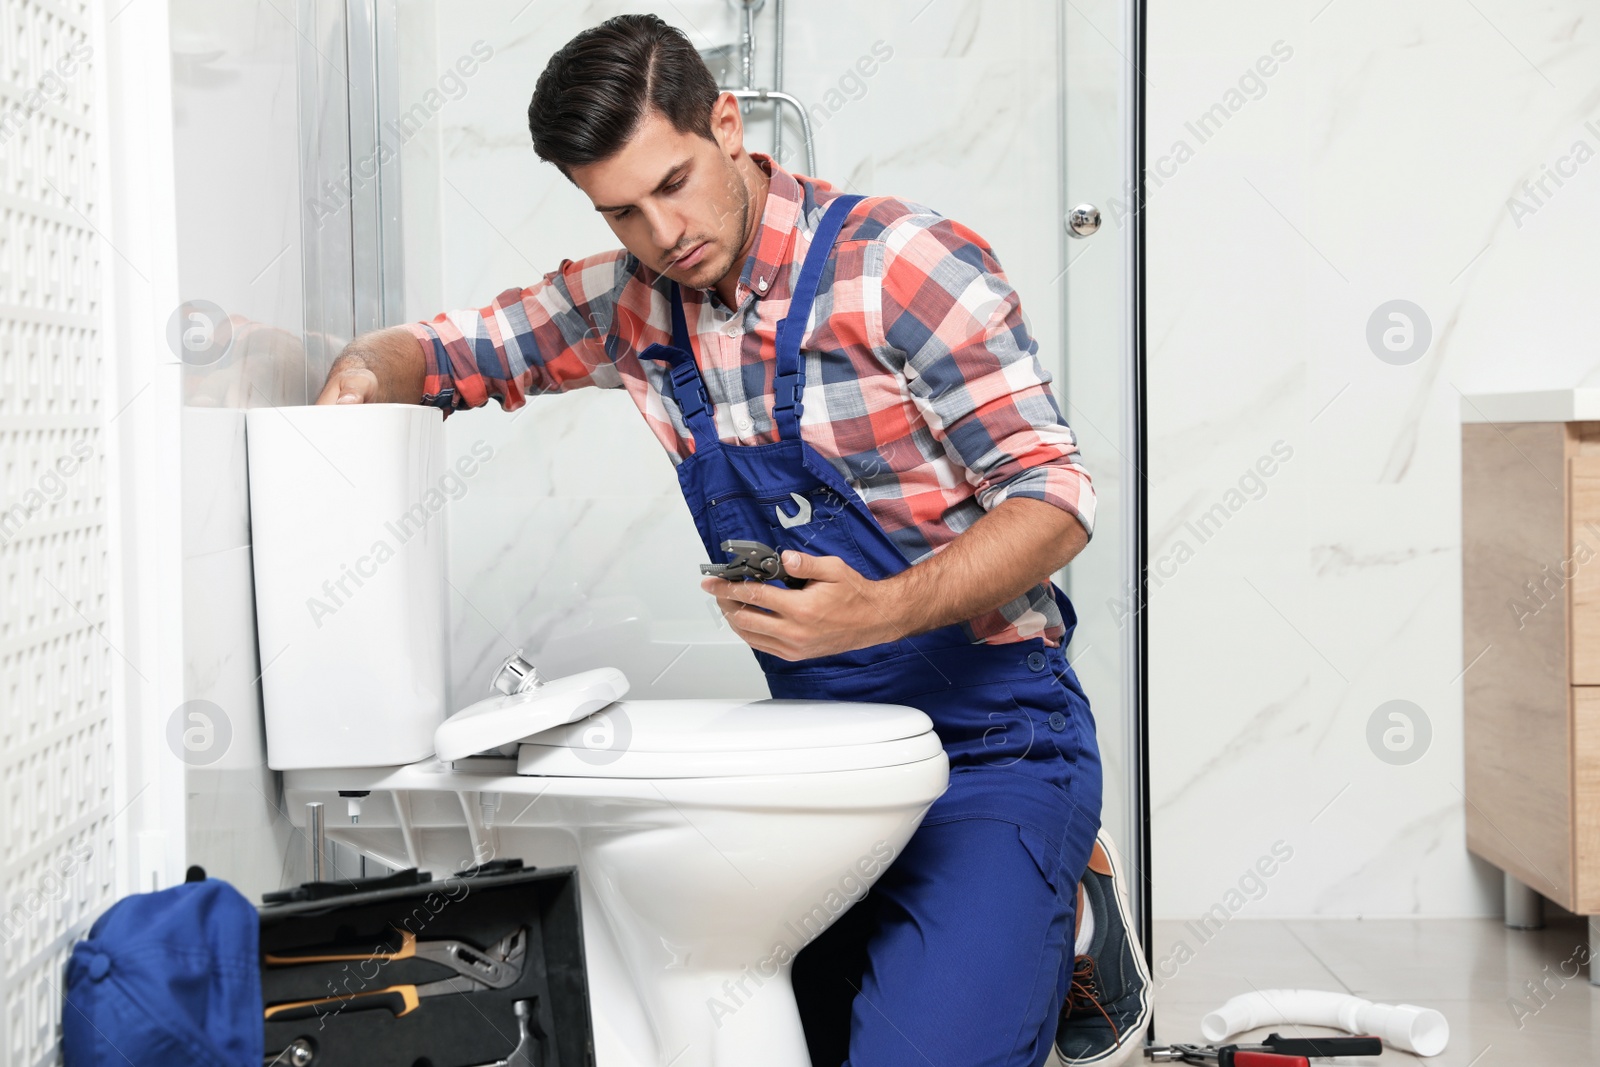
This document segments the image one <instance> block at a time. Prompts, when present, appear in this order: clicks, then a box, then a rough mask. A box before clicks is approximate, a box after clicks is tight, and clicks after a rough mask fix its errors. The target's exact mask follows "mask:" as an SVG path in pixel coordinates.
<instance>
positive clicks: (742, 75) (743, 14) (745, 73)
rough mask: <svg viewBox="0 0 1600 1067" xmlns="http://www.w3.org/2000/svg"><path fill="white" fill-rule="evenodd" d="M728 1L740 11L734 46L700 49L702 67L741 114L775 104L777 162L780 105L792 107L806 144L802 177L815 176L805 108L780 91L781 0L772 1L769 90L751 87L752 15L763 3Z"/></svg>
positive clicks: (780, 143) (780, 155)
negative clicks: (740, 104)
mask: <svg viewBox="0 0 1600 1067" xmlns="http://www.w3.org/2000/svg"><path fill="white" fill-rule="evenodd" d="M730 2H731V3H732V4H733V5H734V6H735V7H737V8H739V9H740V11H739V15H740V30H739V41H738V44H736V45H735V44H726V45H719V46H717V47H715V48H707V49H703V50H702V51H701V52H700V56H701V58H702V59H704V60H705V61H706V66H707V67H709V68H711V73H712V74H713V75H715V76H716V79H717V84H718V85H719V86H723V87H724V88H723V91H724V92H729V93H732V94H733V95H734V96H735V97H736V98H737V99H739V100H742V101H744V105H743V106H744V112H745V114H747V115H748V114H749V113H750V110H751V108H752V106H753V105H754V104H757V103H770V104H773V105H775V107H774V110H773V116H772V158H774V159H776V160H778V161H779V162H780V163H782V162H783V106H782V105H785V104H787V105H788V106H790V107H792V108H794V113H795V115H796V116H797V117H798V118H799V119H800V130H801V132H802V134H803V135H804V137H805V142H806V144H805V147H806V174H808V175H815V174H816V173H817V154H816V148H815V146H814V145H813V144H812V140H811V117H810V116H809V115H807V114H806V109H805V106H804V105H803V104H801V103H800V101H799V100H797V99H795V98H794V97H793V96H791V95H789V94H788V93H786V92H784V91H783V24H784V0H773V5H774V7H773V21H774V22H775V23H776V24H777V30H776V33H775V34H774V40H773V50H772V51H773V61H772V88H770V89H762V88H758V87H757V86H756V84H755V56H756V29H755V26H756V14H757V13H758V12H760V10H761V9H762V8H763V7H765V6H766V4H767V0H730ZM735 61H736V62H735ZM735 77H737V78H738V79H739V82H740V84H738V85H736V86H730V85H729V84H728V83H729V82H731V81H733V80H734V78H735Z"/></svg>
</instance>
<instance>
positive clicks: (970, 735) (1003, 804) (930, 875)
mask: <svg viewBox="0 0 1600 1067" xmlns="http://www.w3.org/2000/svg"><path fill="white" fill-rule="evenodd" d="M860 199H861V198H860V197H857V196H840V197H837V198H836V199H834V200H833V201H831V202H830V203H829V204H828V207H827V210H826V211H825V212H824V214H823V217H822V220H821V222H820V223H819V224H818V226H817V230H816V233H815V235H814V236H813V238H812V241H811V246H810V249H809V251H808V253H807V255H806V258H805V261H804V264H803V265H802V267H801V270H800V273H799V277H798V279H797V280H796V282H795V285H794V291H793V295H792V298H791V304H790V310H789V313H788V315H787V316H786V317H785V318H784V319H783V320H782V322H781V323H780V324H779V326H778V330H777V372H776V375H775V379H774V387H773V392H774V406H773V421H774V423H775V425H776V427H777V431H778V440H776V441H773V442H771V443H768V444H762V445H733V446H729V445H725V444H723V443H722V441H721V439H720V438H719V437H718V435H717V431H716V427H715V425H714V424H713V421H712V410H711V403H710V400H709V399H708V397H707V395H706V391H705V388H704V386H703V384H702V382H701V379H700V374H699V371H698V370H697V368H696V366H695V362H694V354H693V348H692V346H691V340H690V334H689V329H688V324H687V322H686V320H685V316H684V310H683V300H682V294H681V293H680V292H679V290H678V288H677V286H676V285H674V286H673V287H672V341H673V343H672V345H671V346H667V345H651V346H650V347H649V348H648V349H646V350H645V351H644V352H643V353H642V358H645V359H654V360H661V361H664V362H665V363H666V365H667V368H668V371H669V377H670V391H667V389H666V388H665V387H664V392H667V395H668V397H669V399H671V400H672V401H673V402H675V403H676V404H677V406H678V408H679V410H680V411H681V412H682V415H683V420H684V422H685V424H686V425H687V426H688V428H689V430H690V431H691V432H692V433H693V435H694V445H695V449H694V452H693V454H692V455H690V456H689V457H688V458H686V459H684V460H683V461H682V462H681V463H680V464H679V465H678V480H679V482H680V484H681V485H682V488H683V495H684V499H685V500H686V501H687V502H688V504H689V510H690V512H691V513H692V514H693V516H694V522H695V526H696V528H697V529H698V530H699V533H700V537H701V539H702V540H703V541H704V542H705V545H706V551H707V552H708V553H709V554H710V556H711V558H712V559H718V560H720V559H722V558H723V555H724V554H723V553H722V551H721V549H720V547H719V546H720V545H721V544H722V542H723V541H725V540H729V539H739V540H754V541H761V542H764V543H766V544H769V545H772V546H773V547H775V548H778V549H780V550H782V549H795V550H798V551H800V552H805V553H809V554H811V555H831V556H837V557H839V558H841V559H843V560H844V561H845V562H846V563H848V564H850V566H852V567H854V568H855V569H856V570H857V571H858V572H860V573H861V574H862V575H863V576H864V577H867V578H870V579H883V578H888V577H891V576H893V575H895V574H897V573H899V572H900V571H902V570H904V569H905V568H906V567H907V566H908V564H907V562H906V559H905V557H904V556H903V555H902V554H901V552H900V550H899V549H898V548H897V547H896V546H895V544H894V542H893V541H891V540H890V538H889V536H888V535H887V534H886V533H885V532H884V531H883V528H882V527H880V526H879V525H878V523H877V521H876V520H875V519H874V518H873V517H872V514H871V512H870V511H869V510H868V508H867V506H866V503H865V502H864V501H863V500H862V499H861V497H860V496H859V495H858V494H857V493H856V492H855V491H854V490H853V489H852V488H851V487H850V486H849V485H848V484H847V483H846V482H845V481H844V479H843V478H842V477H840V475H839V472H838V471H837V470H836V469H835V468H834V467H833V466H832V465H831V464H830V463H829V462H828V461H827V460H826V459H824V458H823V457H822V456H820V455H819V454H818V453H817V452H816V451H814V450H813V449H812V448H811V446H810V445H808V444H806V443H805V441H803V440H802V439H801V436H800V412H801V396H802V392H803V390H804V388H805V359H804V357H803V355H802V354H801V351H800V343H801V340H802V339H803V338H804V336H805V333H806V328H807V325H808V323H809V320H810V316H811V309H812V304H813V301H814V300H815V297H816V293H817V290H818V287H819V284H820V283H821V282H822V281H823V279H824V276H825V275H826V274H828V273H829V272H830V270H831V267H832V251H833V246H834V242H835V240H836V239H837V237H838V234H839V230H840V227H841V226H842V225H843V223H844V221H845V218H846V216H847V215H848V214H849V212H850V211H851V209H852V208H853V207H854V206H855V204H856V203H858V202H859V201H860ZM800 500H804V501H805V502H806V506H807V507H809V509H810V519H809V521H807V522H804V523H800V524H795V525H789V524H788V523H791V522H793V520H794V519H795V518H797V517H799V516H800V515H803V514H804V513H805V511H806V507H802V506H800V504H799V501H800ZM783 520H788V522H785V521H783ZM1056 600H1057V602H1058V603H1059V604H1060V606H1061V612H1062V615H1063V617H1064V620H1065V622H1066V624H1067V635H1066V636H1067V638H1070V637H1071V634H1072V628H1073V626H1074V625H1075V624H1076V622H1077V617H1076V615H1075V614H1074V613H1073V610H1072V605H1071V604H1070V603H1069V602H1068V601H1067V599H1066V597H1065V596H1064V595H1062V594H1061V592H1060V591H1059V590H1057V591H1056ZM1065 645H1066V640H1065V639H1064V640H1063V642H1062V647H1057V648H1052V647H1049V646H1047V645H1046V644H1045V643H1044V642H1043V641H1042V640H1040V639H1033V640H1027V641H1021V642H1016V643H1012V644H994V645H990V644H974V643H973V642H972V640H971V639H970V637H969V636H968V635H967V633H966V631H964V630H963V629H962V628H961V627H960V626H946V627H943V628H941V629H938V630H934V631H932V632H929V633H925V634H920V635H918V636H916V637H909V638H905V639H903V640H899V641H891V642H888V643H886V644H881V645H876V646H873V647H871V648H864V649H859V650H857V651H854V652H845V653H841V654H839V655H833V656H825V657H821V658H818V659H812V660H804V661H800V662H788V661H785V660H781V659H778V658H776V657H773V656H769V655H767V654H765V653H762V652H757V653H756V658H757V660H759V661H760V664H761V667H762V669H763V670H764V671H765V672H766V676H767V682H768V685H769V687H770V688H771V691H772V695H773V696H774V697H779V698H798V699H811V700H817V699H822V700H846V701H875V702H881V703H887V704H904V705H910V706H912V707H916V708H920V709H922V710H923V711H924V712H926V713H927V714H928V716H929V717H930V718H931V719H932V720H933V723H934V727H935V729H936V730H937V731H938V734H939V738H940V740H941V741H942V742H943V744H944V749H945V751H946V752H947V753H948V754H949V757H950V786H949V789H948V790H947V791H946V792H945V793H944V795H943V796H941V797H940V798H939V799H938V800H937V801H936V802H935V803H934V804H933V807H932V808H931V809H930V810H929V812H928V814H927V817H926V818H925V819H924V820H923V823H922V825H921V827H920V828H919V829H918V830H917V832H916V834H915V835H914V836H913V838H912V839H911V841H910V842H909V843H908V844H907V845H906V847H905V849H904V850H903V851H902V853H901V855H900V856H899V857H898V858H897V859H896V860H895V861H894V863H893V865H892V866H891V867H890V868H889V870H888V871H886V872H885V873H884V875H883V876H882V877H881V878H880V879H879V881H878V882H877V884H876V885H874V886H873V888H872V890H871V892H870V893H869V894H868V895H867V896H866V897H864V898H863V899H862V900H861V901H859V902H858V903H857V904H856V905H855V906H854V907H853V908H851V909H850V911H848V912H846V913H845V914H844V915H843V916H841V917H840V919H839V920H838V921H837V922H836V923H835V924H834V925H833V926H832V927H830V928H829V929H828V930H827V931H825V932H824V933H823V934H822V935H821V936H819V937H818V938H817V939H816V940H815V941H813V942H812V943H811V944H810V945H809V946H807V947H806V949H805V950H804V951H802V952H801V953H800V954H799V955H798V957H797V959H796V961H795V966H794V980H795V993H796V999H797V1000H798V1002H799V1004H800V1009H801V1016H802V1020H803V1022H804V1024H805V1028H806V1038H807V1042H808V1044H809V1046H810V1050H811V1055H812V1061H813V1063H814V1064H817V1065H823V1064H826V1065H827V1067H839V1065H840V1064H841V1063H844V1064H853V1065H855V1067H897V1065H901V1064H904V1065H906V1067H912V1065H915V1067H929V1065H930V1064H932V1065H934V1067H977V1065H979V1064H994V1065H1004V1067H1037V1065H1038V1064H1041V1063H1043V1062H1044V1059H1045V1057H1046V1055H1047V1054H1048V1052H1049V1050H1050V1046H1051V1043H1052V1041H1053V1039H1054V1037H1055V1029H1056V1020H1057V1012H1058V1011H1059V1009H1060V1006H1061V1003H1062V1000H1063V998H1064V997H1065V996H1066V992H1067V983H1068V979H1069V977H1070V971H1071V967H1072V929H1073V910H1074V906H1075V904H1076V892H1077V884H1078V879H1079V878H1080V877H1081V875H1082V872H1083V869H1084V866H1085V865H1086V864H1087V862H1088V859H1089V852H1090V849H1091V847H1092V846H1093V844H1094V837H1095V833H1096V832H1097V831H1098V829H1099V823H1100V756H1099V750H1098V747H1097V745H1096V742H1095V734H1094V719H1093V716H1092V715H1091V713H1090V711H1089V704H1088V701H1087V699H1086V698H1085V697H1084V695H1083V690H1082V688H1081V687H1080V686H1079V684H1078V679H1077V676H1076V675H1075V674H1074V673H1073V671H1072V669H1071V668H1070V667H1069V666H1068V665H1067V662H1066V658H1065V655H1064V653H1063V651H1062V648H1064V647H1065ZM847 1056H848V1058H846V1057H847Z"/></svg>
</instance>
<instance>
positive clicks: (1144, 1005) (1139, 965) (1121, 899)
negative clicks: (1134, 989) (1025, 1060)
mask: <svg viewBox="0 0 1600 1067" xmlns="http://www.w3.org/2000/svg"><path fill="white" fill-rule="evenodd" d="M1095 840H1096V841H1098V842H1099V843H1100V847H1101V848H1102V849H1104V850H1105V854H1106V861H1107V862H1108V863H1110V864H1111V885H1112V893H1111V897H1112V899H1113V900H1115V901H1116V902H1117V914H1118V915H1119V916H1120V917H1121V919H1122V928H1123V929H1124V930H1126V931H1127V932H1128V940H1129V941H1130V942H1132V945H1133V949H1134V952H1133V965H1134V969H1135V970H1137V971H1138V972H1139V979H1140V981H1141V982H1142V983H1143V985H1142V987H1141V992H1140V994H1139V1014H1138V1016H1137V1017H1136V1018H1135V1021H1134V1024H1133V1026H1132V1027H1130V1028H1129V1032H1128V1035H1127V1036H1126V1037H1124V1038H1123V1039H1122V1041H1121V1043H1120V1044H1118V1045H1117V1046H1116V1047H1115V1048H1110V1049H1107V1050H1106V1051H1105V1052H1104V1053H1103V1054H1102V1055H1100V1056H1097V1057H1093V1058H1090V1059H1083V1060H1073V1061H1072V1062H1071V1063H1070V1064H1069V1063H1068V1062H1067V1061H1066V1060H1063V1059H1062V1058H1061V1053H1060V1052H1059V1051H1057V1049H1056V1044H1055V1042H1054V1041H1052V1042H1050V1056H1049V1058H1047V1059H1046V1060H1045V1067H1085V1065H1087V1064H1093V1065H1094V1067H1122V1064H1125V1063H1127V1062H1128V1061H1130V1060H1132V1059H1133V1058H1134V1057H1135V1056H1137V1055H1138V1054H1139V1053H1140V1051H1141V1050H1142V1049H1143V1048H1144V1034H1145V1031H1146V1030H1148V1029H1149V1028H1150V1014H1151V1011H1152V1009H1153V1005H1152V1004H1151V1000H1150V965H1149V964H1147V963H1146V962H1145V959H1144V945H1143V944H1142V943H1141V942H1140V940H1139V931H1138V929H1137V928H1136V927H1135V926H1134V925H1133V916H1132V915H1130V914H1129V913H1128V898H1127V893H1126V891H1125V889H1124V887H1125V886H1126V885H1127V884H1128V883H1127V882H1125V881H1123V878H1122V855H1121V853H1119V852H1118V851H1117V850H1116V847H1115V846H1114V845H1113V844H1112V843H1111V838H1110V837H1109V836H1108V835H1107V834H1106V832H1105V831H1104V830H1101V831H1100V832H1099V833H1098V834H1096V835H1095Z"/></svg>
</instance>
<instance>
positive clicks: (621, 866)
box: [284, 686, 949, 1067]
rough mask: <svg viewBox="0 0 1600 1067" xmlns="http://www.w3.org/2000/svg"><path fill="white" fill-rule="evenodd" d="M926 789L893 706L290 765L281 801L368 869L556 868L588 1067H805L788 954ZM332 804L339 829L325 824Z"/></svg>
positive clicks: (883, 849)
mask: <svg viewBox="0 0 1600 1067" xmlns="http://www.w3.org/2000/svg"><path fill="white" fill-rule="evenodd" d="M552 688H554V686H552ZM535 703H536V701H535ZM948 776H949V764H948V760H947V758H946V756H945V754H944V751H943V749H942V748H941V747H940V744H939V739H938V736H937V735H936V734H935V733H934V732H933V729H932V724H931V722H930V721H929V720H928V718H927V716H925V715H924V714H923V713H922V712H920V711H917V710H915V709H912V708H905V707H896V706H891V705H881V704H839V703H826V702H809V701H780V700H757V701H740V700H703V701H693V700H635V701H630V700H619V701H616V702H613V703H611V704H608V705H606V706H605V707H603V708H601V709H600V710H599V711H596V712H594V713H593V714H591V715H589V716H588V717H586V718H582V719H580V720H578V721H576V722H572V723H567V724H565V725H561V726H557V727H555V728H553V729H549V730H546V731H544V732H542V733H538V734H535V735H534V736H532V737H530V738H528V739H527V740H525V741H523V742H522V743H521V744H520V745H518V746H517V750H516V754H515V755H514V756H512V755H492V756H471V757H467V758H464V759H458V760H454V761H450V762H446V761H443V760H439V759H431V760H424V761H420V762H416V763H412V764H408V765H405V766H400V767H387V768H376V767H352V768H324V769H305V770H294V771H287V772H285V774H284V787H285V793H286V800H287V801H288V810H289V811H290V812H291V813H297V812H303V811H305V810H306V808H305V805H306V803H307V802H309V801H322V802H323V803H324V804H325V805H326V809H325V810H326V811H327V812H328V813H329V817H328V819H327V834H328V836H329V837H330V838H331V839H333V840H335V841H338V842H340V843H342V844H344V845H346V846H348V847H350V848H352V849H355V850H356V851H358V852H360V853H361V854H362V855H365V856H368V857H371V858H372V859H374V860H376V861H377V862H380V863H382V864H384V865H386V866H389V867H393V868H404V867H420V868H422V869H424V870H429V871H432V872H434V873H435V876H436V877H438V876H443V875H445V874H448V873H450V872H453V871H457V870H461V869H464V868H466V867H468V866H470V865H472V864H474V863H481V862H486V861H488V860H491V859H503V858H517V859H521V860H523V861H524V862H525V863H527V864H530V865H538V866H551V865H566V864H573V865H576V866H577V868H578V871H579V886H580V891H581V894H582V911H583V926H584V929H583V935H584V951H585V958H586V965H587V968H588V972H589V973H588V977H589V989H590V997H591V1001H592V1007H593V1019H594V1027H595V1062H596V1064H597V1067H658V1065H664V1064H672V1065H674V1067H696V1065H705V1067H710V1065H727V1067H732V1065H735V1064H738V1065H748V1064H752V1063H760V1064H770V1065H774V1067H807V1065H808V1064H809V1063H810V1057H809V1056H808V1054H807V1051H806V1045H805V1038H804V1036H803V1034H802V1032H801V1028H800V1021H799V1016H798V1013H797V1011H796V1008H795V1002H794V995H793V992H792V990H791V987H790V984H789V972H790V964H791V962H792V960H793V958H794V955H795V953H797V952H798V951H799V950H800V949H802V948H803V947H804V946H805V945H806V944H807V943H808V942H810V941H811V940H812V939H813V938H815V937H816V936H817V934H819V933H821V932H822V931H823V930H824V929H826V928H827V926H828V925H830V924H831V923H832V922H833V920H834V919H835V918H837V917H838V915H840V914H842V913H843V912H844V911H845V910H846V909H847V908H848V907H849V906H850V905H851V904H853V903H854V902H855V901H857V900H859V899H860V898H861V897H862V896H863V895H864V894H865V893H866V891H867V888H868V887H869V886H870V885H871V884H872V883H873V882H874V881H876V880H877V878H878V877H879V876H881V875H882V873H883V872H884V870H886V869H887V868H888V866H889V864H890V863H892V862H893V860H894V858H895V857H897V856H898V855H899V854H900V851H901V849H903V848H904V847H905V844H906V842H907V841H908V840H910V838H911V835H912V834H913V832H915V830H916V828H917V826H918V824H919V823H920V822H921V820H922V817H923V815H924V814H925V813H926V811H927V809H928V807H929V805H931V804H932V803H933V801H934V800H935V799H937V798H938V796H939V795H940V794H941V793H942V792H943V791H944V788H945V785H946V784H947V781H948ZM351 793H362V794H366V795H365V796H362V797H359V798H356V801H355V802H356V804H357V805H359V815H358V816H357V819H358V821H347V818H341V816H342V815H343V814H344V813H345V811H346V809H347V806H348V805H349V804H350V801H351V798H350V796H349V794H351ZM341 794H344V796H343V797H341Z"/></svg>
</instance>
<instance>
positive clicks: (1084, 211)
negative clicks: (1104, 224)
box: [1067, 204, 1100, 237]
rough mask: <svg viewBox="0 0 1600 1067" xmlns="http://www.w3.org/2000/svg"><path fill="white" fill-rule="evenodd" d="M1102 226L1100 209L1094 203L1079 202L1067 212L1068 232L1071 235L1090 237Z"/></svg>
mask: <svg viewBox="0 0 1600 1067" xmlns="http://www.w3.org/2000/svg"><path fill="white" fill-rule="evenodd" d="M1099 228H1100V209H1099V208H1097V207H1095V206H1094V205H1093V204H1079V205H1078V206H1077V207H1075V208H1073V209H1072V210H1071V211H1069V212H1067V234H1068V235H1069V236H1071V237H1088V236H1089V235H1090V234H1092V233H1094V232H1095V231H1096V230H1098V229H1099Z"/></svg>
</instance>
